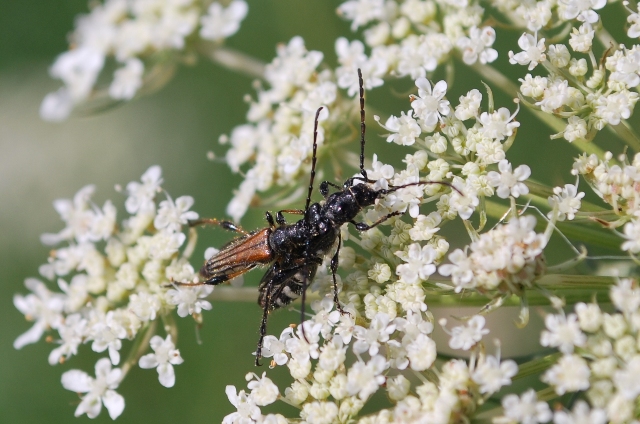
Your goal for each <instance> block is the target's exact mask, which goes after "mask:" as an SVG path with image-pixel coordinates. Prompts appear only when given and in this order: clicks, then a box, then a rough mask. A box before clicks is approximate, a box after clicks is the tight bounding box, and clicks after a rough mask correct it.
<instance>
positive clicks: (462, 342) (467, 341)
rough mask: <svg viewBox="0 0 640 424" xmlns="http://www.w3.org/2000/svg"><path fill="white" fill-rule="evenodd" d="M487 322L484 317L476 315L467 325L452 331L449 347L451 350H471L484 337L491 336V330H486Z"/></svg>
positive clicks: (454, 328)
mask: <svg viewBox="0 0 640 424" xmlns="http://www.w3.org/2000/svg"><path fill="white" fill-rule="evenodd" d="M485 322H486V320H485V318H484V317H483V316H482V315H474V316H473V317H472V318H471V319H470V320H469V321H467V324H466V325H458V326H456V327H453V328H452V329H451V339H449V347H450V348H451V349H462V350H469V349H471V348H472V347H473V346H474V345H475V344H476V343H478V342H479V341H480V340H482V337H483V336H484V335H486V334H489V329H487V328H484V324H485Z"/></svg>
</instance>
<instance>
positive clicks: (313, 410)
mask: <svg viewBox="0 0 640 424" xmlns="http://www.w3.org/2000/svg"><path fill="white" fill-rule="evenodd" d="M300 416H301V417H302V419H304V422H305V423H308V424H332V423H334V422H336V418H337V417H338V406H337V405H336V404H335V403H333V402H319V401H314V402H309V403H305V404H304V406H303V407H302V411H301V412H300Z"/></svg>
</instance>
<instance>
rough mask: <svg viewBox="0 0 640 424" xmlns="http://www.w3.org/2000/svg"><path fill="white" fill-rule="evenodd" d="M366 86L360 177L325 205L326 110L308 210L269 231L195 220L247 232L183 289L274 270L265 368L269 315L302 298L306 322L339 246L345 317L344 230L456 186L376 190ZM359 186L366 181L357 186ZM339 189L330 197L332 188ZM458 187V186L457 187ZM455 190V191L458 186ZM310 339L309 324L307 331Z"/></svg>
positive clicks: (266, 298) (266, 307)
mask: <svg viewBox="0 0 640 424" xmlns="http://www.w3.org/2000/svg"><path fill="white" fill-rule="evenodd" d="M358 80H359V84H360V175H359V176H356V177H351V178H348V179H347V180H346V181H345V182H344V184H343V185H342V186H339V185H337V184H334V183H331V182H329V181H323V182H322V183H321V184H320V187H319V189H320V193H321V194H322V196H323V197H324V201H323V202H321V203H311V194H312V193H313V182H314V178H315V175H316V157H317V155H316V152H317V149H318V143H317V138H318V116H319V114H320V111H321V110H322V107H320V108H319V109H318V110H317V112H316V115H315V120H314V128H313V155H312V158H311V174H310V178H309V190H308V193H307V200H306V203H305V206H304V209H287V210H281V211H279V212H277V213H276V216H275V220H274V217H273V215H272V214H271V213H270V212H266V213H265V217H266V220H267V223H268V224H269V226H268V227H266V228H263V229H260V230H255V231H252V232H249V233H247V232H246V231H244V230H242V229H241V228H240V227H238V226H236V225H235V224H233V223H232V222H229V221H220V220H217V219H201V220H197V221H192V222H190V225H191V226H195V225H201V224H215V225H220V226H221V227H223V228H225V229H227V230H231V231H235V232H238V233H240V234H241V236H240V237H238V238H236V239H234V240H232V241H231V242H230V243H228V244H227V245H226V246H224V247H223V248H222V250H220V252H218V253H217V254H215V255H213V256H212V257H211V258H210V259H208V260H207V261H206V262H205V263H204V265H203V266H202V268H201V269H200V275H201V276H202V277H203V278H204V279H205V281H202V282H200V283H174V284H178V285H185V286H189V285H202V284H211V285H218V284H220V283H224V282H227V281H229V280H231V279H232V278H234V277H237V276H239V275H241V274H244V273H245V272H247V271H249V270H251V269H253V268H255V267H256V266H269V269H268V270H267V272H266V273H265V274H264V276H263V277H262V280H261V281H260V285H259V287H258V292H259V295H258V304H259V305H260V307H261V308H262V311H263V312H262V321H261V324H260V337H259V339H258V346H257V349H256V360H255V364H256V365H257V366H259V365H260V358H262V347H263V341H264V337H265V335H266V332H267V317H268V315H269V313H270V312H271V311H272V310H274V309H278V308H281V307H283V306H286V305H288V304H289V303H291V302H292V301H294V300H295V299H297V298H298V297H302V308H301V309H302V312H301V313H302V317H301V321H303V320H304V305H305V292H306V289H307V287H308V286H309V284H310V282H311V281H312V280H313V278H314V276H315V274H316V271H317V269H318V266H319V265H321V264H322V262H323V258H324V257H325V256H326V255H328V254H329V253H330V252H331V251H332V250H333V249H334V247H335V253H334V254H333V256H332V257H331V265H330V269H331V274H332V277H333V301H334V303H335V305H336V309H337V310H338V311H340V312H341V313H343V314H344V313H345V311H344V310H343V309H342V306H341V305H340V301H339V300H338V286H337V283H336V271H337V270H338V255H339V253H340V244H341V241H342V240H341V236H340V227H342V225H343V224H346V223H351V224H353V225H354V226H355V228H356V230H358V231H361V232H362V231H367V230H369V229H371V228H373V227H375V226H377V225H379V224H381V223H382V222H384V221H386V220H387V219H389V218H391V217H393V216H397V215H401V214H402V213H403V212H400V211H397V212H392V213H389V214H387V215H385V216H383V217H382V218H380V219H378V220H377V221H376V222H374V223H373V224H366V223H364V222H356V221H355V218H356V216H357V215H358V213H360V211H361V210H363V209H364V208H365V207H367V206H372V205H373V204H374V203H375V202H376V200H377V199H380V198H382V197H383V196H385V195H387V194H389V193H392V192H394V191H396V190H399V189H401V188H405V187H409V186H416V185H424V184H442V185H447V186H450V187H452V186H451V184H449V183H446V182H440V181H419V182H415V183H409V184H404V185H400V186H390V188H388V189H375V188H373V187H372V186H371V185H370V184H371V183H375V180H371V179H369V178H368V177H367V171H366V170H365V169H364V145H365V131H366V126H365V111H364V83H363V80H362V72H361V71H360V69H358ZM356 182H360V183H359V184H356ZM330 186H331V187H334V188H336V189H337V191H335V192H334V193H331V194H329V187H330ZM452 188H453V187H452ZM453 189H454V190H455V188H453ZM283 213H289V214H297V215H302V218H301V219H299V220H298V221H297V222H296V223H293V224H289V223H287V222H286V220H285V218H284V215H283ZM302 331H303V335H304V326H303V327H302Z"/></svg>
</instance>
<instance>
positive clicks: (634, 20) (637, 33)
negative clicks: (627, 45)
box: [623, 3, 640, 38]
mask: <svg viewBox="0 0 640 424" xmlns="http://www.w3.org/2000/svg"><path fill="white" fill-rule="evenodd" d="M623 4H626V3H623ZM627 10H628V11H629V12H630V15H629V16H628V17H627V22H629V29H627V37H629V38H638V37H640V13H635V12H633V11H632V10H631V9H629V8H628V6H627Z"/></svg>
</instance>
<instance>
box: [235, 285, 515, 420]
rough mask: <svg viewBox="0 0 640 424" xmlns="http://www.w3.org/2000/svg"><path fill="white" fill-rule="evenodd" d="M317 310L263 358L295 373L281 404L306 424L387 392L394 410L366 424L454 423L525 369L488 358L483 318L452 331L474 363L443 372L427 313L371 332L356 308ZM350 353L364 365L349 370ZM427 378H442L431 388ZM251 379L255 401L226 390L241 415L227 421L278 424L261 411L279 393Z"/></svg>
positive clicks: (338, 415) (381, 318) (385, 321)
mask: <svg viewBox="0 0 640 424" xmlns="http://www.w3.org/2000/svg"><path fill="white" fill-rule="evenodd" d="M312 308H313V309H314V311H315V312H316V315H315V316H314V318H313V319H312V320H309V321H305V322H304V323H303V324H302V326H301V327H298V329H297V330H295V331H294V329H293V328H292V327H290V328H286V329H285V330H284V331H283V332H282V334H281V335H280V337H279V338H276V337H275V336H267V338H266V339H265V351H264V356H265V357H272V358H273V359H272V363H271V364H272V367H275V366H278V365H279V366H283V365H286V366H287V367H288V368H289V372H290V373H291V376H292V378H293V379H294V381H293V383H292V384H291V385H290V386H289V387H287V388H286V389H285V391H284V397H282V396H280V398H281V400H283V401H285V402H287V403H289V404H292V405H294V406H298V407H299V408H300V417H301V418H302V419H303V420H304V421H305V422H307V423H312V424H321V423H326V424H329V423H333V422H347V421H349V420H351V419H353V418H354V417H356V416H357V414H358V413H359V412H360V410H361V409H362V408H363V407H364V406H365V404H366V403H367V401H368V400H369V399H370V398H371V396H372V395H373V394H374V393H375V392H377V391H378V390H381V389H383V388H384V390H385V392H386V394H387V396H388V398H389V399H390V400H391V402H392V403H393V404H394V407H393V408H391V409H384V410H381V411H380V412H378V413H376V414H374V415H370V416H368V417H366V418H363V419H362V420H361V421H360V422H363V423H379V422H418V421H423V422H430V423H431V422H432V423H448V422H450V421H451V420H452V419H453V417H456V419H459V418H461V417H471V416H473V414H474V412H475V410H476V408H477V407H478V406H479V405H481V404H483V403H484V401H485V400H486V399H488V398H489V397H490V396H491V395H492V394H494V393H496V392H497V391H499V390H500V388H502V387H503V386H505V385H509V384H510V383H511V378H512V377H513V376H515V374H516V373H517V370H518V369H517V366H516V364H515V362H513V361H509V360H507V361H501V360H500V357H499V355H498V356H491V355H486V354H485V353H484V350H483V348H482V347H481V346H482V342H481V340H482V337H483V335H485V334H487V333H488V330H486V329H485V328H484V318H483V317H480V316H476V317H474V318H473V319H472V320H471V321H470V322H469V325H466V326H465V325H463V326H459V327H454V328H453V329H452V330H451V334H452V338H451V342H450V346H456V348H459V349H463V350H471V351H472V355H473V358H474V359H472V360H470V361H469V362H467V361H463V360H451V361H448V362H446V363H444V364H443V365H442V366H441V367H439V368H436V367H435V364H434V362H435V359H436V355H437V353H436V345H435V342H434V341H433V339H432V338H431V337H430V335H431V333H432V331H433V328H434V326H433V318H432V316H431V314H430V313H428V312H427V313H425V312H420V311H418V312H414V311H412V310H403V312H402V313H401V315H400V316H396V317H392V316H390V315H389V314H387V313H385V312H378V313H376V314H375V316H374V317H373V318H372V319H370V320H367V321H369V322H368V326H366V327H365V326H362V325H359V324H357V323H358V322H363V319H364V317H362V316H360V311H359V309H358V308H356V307H355V306H354V305H353V304H350V305H348V306H347V307H346V308H345V309H346V311H348V313H347V314H342V315H341V314H340V313H339V312H338V311H335V310H332V309H333V302H332V301H331V300H330V298H328V297H326V298H324V299H322V300H321V301H316V302H315V303H314V304H313V305H312ZM303 328H304V330H303ZM349 351H351V353H352V354H353V355H355V357H356V358H357V359H356V362H355V363H353V364H350V365H348V363H347V357H348V354H349ZM416 373H417V374H418V375H421V376H423V377H422V378H423V380H422V381H420V382H419V383H417V384H416V383H415V382H412V381H411V380H410V377H411V374H414V375H415V374H416ZM426 375H431V376H434V375H437V376H438V377H437V378H436V379H435V381H427V380H426V379H425V378H424V376H426ZM248 380H251V381H250V382H249V386H248V387H249V389H251V391H250V392H249V393H248V394H247V393H245V392H244V391H241V392H240V394H236V392H237V390H236V389H235V387H233V386H230V387H231V388H229V387H228V388H227V395H228V397H229V400H230V402H231V403H232V404H233V405H234V406H236V408H237V412H234V413H232V414H230V415H228V416H227V417H226V419H225V422H229V423H231V422H241V421H242V420H241V418H244V419H251V420H253V421H255V422H271V421H270V420H271V419H274V418H273V416H269V415H268V416H263V415H261V412H260V409H259V406H262V405H267V404H270V403H272V402H274V401H275V400H276V399H277V398H278V397H279V391H278V389H277V388H276V387H275V386H274V385H273V383H271V381H270V380H269V379H268V378H266V377H265V376H264V375H263V377H262V378H258V377H257V376H255V380H252V377H251V375H249V376H248ZM240 398H242V402H239V401H238V400H239V399H240Z"/></svg>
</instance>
